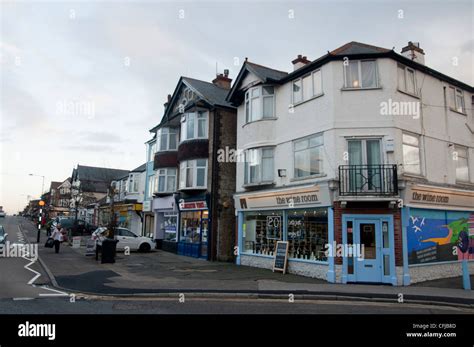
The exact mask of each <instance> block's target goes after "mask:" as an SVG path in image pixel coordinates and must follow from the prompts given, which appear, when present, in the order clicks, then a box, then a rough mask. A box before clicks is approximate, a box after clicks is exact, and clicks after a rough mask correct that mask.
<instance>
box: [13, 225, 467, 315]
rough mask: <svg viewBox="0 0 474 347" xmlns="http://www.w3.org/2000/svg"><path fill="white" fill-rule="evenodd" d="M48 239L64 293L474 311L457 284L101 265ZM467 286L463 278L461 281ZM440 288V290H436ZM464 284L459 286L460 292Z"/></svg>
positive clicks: (137, 259)
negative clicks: (319, 300)
mask: <svg viewBox="0 0 474 347" xmlns="http://www.w3.org/2000/svg"><path fill="white" fill-rule="evenodd" d="M22 226H23V228H22V229H23V232H24V233H25V235H26V236H27V237H28V239H30V241H31V242H35V241H36V237H35V230H34V227H33V226H29V225H28V224H27V223H26V222H25V223H23V225H22ZM45 240H46V236H45V235H44V234H43V235H42V242H41V243H40V245H39V254H40V258H41V260H42V263H43V264H44V265H45V266H46V268H47V272H48V273H49V274H50V276H52V277H53V278H52V280H53V281H52V284H53V285H55V286H57V287H58V288H61V289H65V290H69V291H74V292H82V293H89V294H96V295H150V296H151V295H158V294H161V295H166V294H170V293H198V294H204V293H206V294H211V293H212V294H214V295H215V294H217V293H219V294H221V295H225V294H227V295H239V296H243V295H252V296H258V297H260V296H262V297H265V296H269V295H277V296H279V297H282V296H283V295H284V296H285V297H288V294H290V293H291V294H294V295H295V296H303V297H305V298H306V297H307V298H312V297H324V298H328V299H347V298H354V299H359V300H361V299H364V300H367V299H372V300H385V301H386V300H389V301H393V302H397V301H398V298H399V294H400V293H401V294H403V296H404V300H405V302H409V301H412V302H414V301H423V302H427V301H429V302H436V303H449V304H461V305H472V306H474V293H473V292H472V291H466V290H463V289H453V288H446V287H443V286H447V285H449V284H451V285H452V284H453V283H454V284H455V283H456V279H447V280H438V281H432V282H435V283H429V282H427V283H425V285H423V284H418V285H414V286H409V287H393V286H389V285H362V284H360V285H359V284H331V283H328V282H326V281H324V280H319V279H312V278H307V277H301V276H296V275H292V274H286V275H283V274H281V273H273V272H272V271H270V270H267V269H258V268H253V267H246V266H237V265H235V264H229V263H217V262H208V261H205V260H200V259H194V258H190V257H184V256H179V255H176V254H172V253H168V252H164V251H160V250H155V251H152V252H150V253H135V252H132V253H131V255H129V256H126V255H124V254H123V253H118V254H117V258H116V263H115V264H100V261H98V262H97V261H95V257H94V256H85V248H84V247H81V248H79V249H73V248H72V247H70V246H67V245H65V244H63V245H62V247H61V250H60V253H59V254H55V253H54V250H53V249H47V248H44V241H45ZM458 281H461V279H458ZM434 285H435V286H434ZM460 286H461V285H459V287H460Z"/></svg>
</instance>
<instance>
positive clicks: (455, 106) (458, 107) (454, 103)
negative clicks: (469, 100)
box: [449, 87, 466, 113]
mask: <svg viewBox="0 0 474 347" xmlns="http://www.w3.org/2000/svg"><path fill="white" fill-rule="evenodd" d="M449 107H450V108H451V109H452V110H454V111H456V112H460V113H466V108H465V106H464V94H463V92H462V90H461V89H458V88H454V87H449Z"/></svg>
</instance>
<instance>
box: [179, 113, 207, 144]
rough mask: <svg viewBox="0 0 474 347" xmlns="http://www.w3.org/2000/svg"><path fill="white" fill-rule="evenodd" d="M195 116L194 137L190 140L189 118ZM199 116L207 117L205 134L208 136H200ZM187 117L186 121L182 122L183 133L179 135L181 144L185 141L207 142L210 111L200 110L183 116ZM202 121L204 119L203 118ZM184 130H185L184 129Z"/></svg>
mask: <svg viewBox="0 0 474 347" xmlns="http://www.w3.org/2000/svg"><path fill="white" fill-rule="evenodd" d="M190 115H193V117H194V120H193V122H194V126H193V137H192V138H188V125H187V124H189V123H188V122H189V116H190ZM199 115H205V117H204V118H205V127H204V129H205V132H206V134H205V135H204V136H198V135H199ZM183 116H184V117H185V120H184V121H181V126H180V128H181V131H180V134H179V143H182V142H184V141H191V140H206V139H208V138H209V111H207V110H198V111H194V112H187V113H185V114H184V115H183ZM201 119H202V118H201ZM183 128H184V129H183Z"/></svg>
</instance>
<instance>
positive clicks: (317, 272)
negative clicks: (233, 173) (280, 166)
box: [234, 185, 333, 279]
mask: <svg viewBox="0 0 474 347" xmlns="http://www.w3.org/2000/svg"><path fill="white" fill-rule="evenodd" d="M234 199H235V206H236V208H237V214H238V246H239V255H238V257H237V264H239V265H246V266H254V267H261V268H267V269H271V268H272V267H273V258H274V252H275V247H276V243H277V241H288V243H289V250H288V259H289V260H288V261H289V264H288V271H289V272H290V273H295V274H301V275H304V276H309V277H316V278H322V279H326V277H327V272H328V270H329V261H328V257H327V252H326V245H327V244H328V243H331V242H332V240H333V237H332V235H333V218H332V215H333V214H332V208H331V200H330V193H329V189H328V186H327V185H311V186H304V187H299V188H292V189H288V188H287V189H280V190H274V191H265V192H258V193H257V192H252V193H244V194H237V195H235V197H234Z"/></svg>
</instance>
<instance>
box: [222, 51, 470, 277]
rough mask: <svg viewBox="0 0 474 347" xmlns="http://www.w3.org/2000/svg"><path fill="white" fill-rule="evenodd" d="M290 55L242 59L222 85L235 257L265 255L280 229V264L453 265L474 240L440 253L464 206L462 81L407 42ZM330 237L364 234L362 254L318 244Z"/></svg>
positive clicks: (385, 270)
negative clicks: (288, 68)
mask: <svg viewBox="0 0 474 347" xmlns="http://www.w3.org/2000/svg"><path fill="white" fill-rule="evenodd" d="M293 64H294V71H293V72H291V73H286V72H282V71H277V70H274V69H271V68H268V67H265V66H262V65H258V64H254V63H251V62H248V61H246V62H245V63H244V65H243V67H242V69H241V71H240V73H239V76H238V77H237V79H236V81H235V83H234V85H233V87H232V90H231V91H230V93H229V96H228V100H230V101H232V103H233V104H234V105H236V106H238V120H237V147H238V149H240V150H242V151H243V156H242V158H243V160H241V162H239V163H238V164H237V184H236V191H237V193H236V195H235V205H236V208H237V213H238V220H239V257H238V262H239V263H240V264H243V265H250V266H258V267H265V268H271V267H272V266H273V255H274V251H275V244H276V241H278V240H285V241H288V242H289V271H290V272H294V273H299V274H303V275H307V276H312V277H319V278H326V279H327V280H328V281H330V282H343V283H345V282H382V283H383V282H385V283H391V284H393V285H401V284H405V285H408V284H409V283H413V282H417V281H423V280H427V279H434V278H440V277H449V276H458V275H460V273H461V272H460V271H461V266H460V264H459V262H458V259H462V258H470V259H471V258H472V257H473V254H472V253H471V254H469V249H471V251H474V247H473V248H469V247H467V250H466V249H463V250H461V249H460V248H459V247H458V249H457V251H458V252H457V255H455V254H453V249H456V247H457V246H456V245H457V244H459V242H460V241H462V240H464V243H466V242H467V243H468V244H469V242H470V241H469V240H470V238H469V236H466V235H469V221H471V220H472V218H473V215H472V213H473V211H474V207H473V206H474V159H472V158H473V157H474V118H473V117H474V116H473V111H472V98H473V92H474V89H473V87H472V86H469V85H467V84H465V83H463V82H460V81H458V80H455V79H453V78H451V77H449V76H446V75H444V74H442V73H440V72H438V71H435V70H433V69H431V68H429V67H427V66H425V65H424V52H423V50H422V49H421V48H420V47H419V45H418V44H413V43H411V42H410V43H409V44H408V45H407V46H406V47H404V48H403V49H402V54H397V53H396V52H395V51H393V50H389V49H384V48H380V47H375V46H370V45H366V44H362V43H357V42H350V43H348V44H346V45H344V46H342V47H339V48H337V49H335V50H333V51H331V52H328V53H327V54H325V55H323V56H322V57H320V58H318V59H316V60H314V61H312V62H310V61H309V60H308V59H307V58H306V57H303V56H298V57H297V58H296V59H295V60H294V61H293ZM472 231H473V230H471V232H472ZM466 240H467V241H466ZM334 242H336V244H343V245H347V244H354V245H364V251H365V257H364V259H362V260H360V261H359V260H356V259H355V258H353V257H349V256H344V257H340V256H335V257H331V256H330V254H329V256H328V254H327V253H325V252H324V250H325V244H327V243H329V244H331V245H333V244H334ZM471 245H472V242H471Z"/></svg>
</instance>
